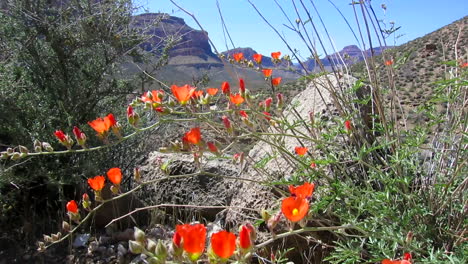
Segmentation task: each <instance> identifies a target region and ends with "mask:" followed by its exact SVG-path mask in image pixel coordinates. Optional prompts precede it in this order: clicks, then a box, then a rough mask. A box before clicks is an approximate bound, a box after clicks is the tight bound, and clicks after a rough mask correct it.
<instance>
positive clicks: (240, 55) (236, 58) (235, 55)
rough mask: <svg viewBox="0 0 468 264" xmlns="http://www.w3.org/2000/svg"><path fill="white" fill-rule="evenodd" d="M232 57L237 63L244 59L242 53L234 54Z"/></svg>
mask: <svg viewBox="0 0 468 264" xmlns="http://www.w3.org/2000/svg"><path fill="white" fill-rule="evenodd" d="M232 57H233V58H234V60H235V61H237V62H240V61H241V60H243V59H244V54H243V53H242V52H239V53H234V54H232Z"/></svg>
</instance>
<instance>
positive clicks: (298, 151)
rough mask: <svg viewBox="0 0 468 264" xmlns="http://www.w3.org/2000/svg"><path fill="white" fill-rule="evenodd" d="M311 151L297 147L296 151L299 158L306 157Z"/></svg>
mask: <svg viewBox="0 0 468 264" xmlns="http://www.w3.org/2000/svg"><path fill="white" fill-rule="evenodd" d="M308 150H309V149H308V148H306V147H295V148H294V151H295V152H296V154H297V155H299V156H301V157H302V156H304V155H305V154H306V153H307V151H308Z"/></svg>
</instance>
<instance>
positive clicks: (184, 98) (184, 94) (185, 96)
mask: <svg viewBox="0 0 468 264" xmlns="http://www.w3.org/2000/svg"><path fill="white" fill-rule="evenodd" d="M195 89H196V88H195V87H192V86H190V85H188V84H186V85H184V86H177V85H172V86H171V91H172V94H173V95H174V96H175V98H176V99H177V100H178V101H179V103H180V104H181V105H185V104H187V102H188V101H189V100H190V98H191V97H192V94H193V93H194V92H195Z"/></svg>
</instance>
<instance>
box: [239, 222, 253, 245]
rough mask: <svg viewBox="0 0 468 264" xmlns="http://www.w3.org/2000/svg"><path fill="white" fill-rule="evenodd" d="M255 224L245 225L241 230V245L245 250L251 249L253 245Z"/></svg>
mask: <svg viewBox="0 0 468 264" xmlns="http://www.w3.org/2000/svg"><path fill="white" fill-rule="evenodd" d="M254 232H255V231H254V229H253V226H251V225H250V226H247V225H243V226H241V227H240V232H239V246H240V247H241V249H243V250H249V249H250V248H251V247H252V240H253V239H252V236H253V233H254Z"/></svg>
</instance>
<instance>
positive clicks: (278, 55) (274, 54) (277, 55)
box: [271, 51, 281, 60]
mask: <svg viewBox="0 0 468 264" xmlns="http://www.w3.org/2000/svg"><path fill="white" fill-rule="evenodd" d="M280 56H281V52H279V51H277V52H272V53H271V57H272V58H273V59H275V60H279V58H280Z"/></svg>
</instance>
